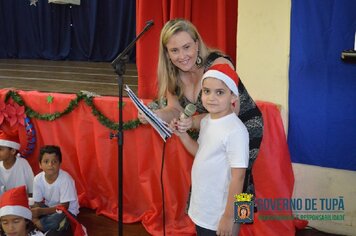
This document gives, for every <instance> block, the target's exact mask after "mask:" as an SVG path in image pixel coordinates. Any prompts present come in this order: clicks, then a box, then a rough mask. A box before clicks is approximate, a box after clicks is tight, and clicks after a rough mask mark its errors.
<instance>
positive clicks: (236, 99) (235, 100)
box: [231, 93, 238, 104]
mask: <svg viewBox="0 0 356 236" xmlns="http://www.w3.org/2000/svg"><path fill="white" fill-rule="evenodd" d="M237 101H238V97H237V96H236V94H234V93H233V94H232V96H231V104H235V103H236V102H237Z"/></svg>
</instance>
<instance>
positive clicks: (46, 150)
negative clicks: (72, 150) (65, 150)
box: [38, 145, 62, 163]
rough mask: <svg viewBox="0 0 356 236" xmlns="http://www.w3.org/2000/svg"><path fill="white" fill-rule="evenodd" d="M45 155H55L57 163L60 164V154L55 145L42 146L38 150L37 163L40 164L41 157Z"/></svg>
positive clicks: (58, 148)
mask: <svg viewBox="0 0 356 236" xmlns="http://www.w3.org/2000/svg"><path fill="white" fill-rule="evenodd" d="M45 153H47V154H56V156H57V158H58V161H59V163H62V152H61V149H60V147H58V146H55V145H46V146H43V147H42V148H41V150H40V156H39V158H38V160H39V162H40V163H41V161H42V158H43V155H44V154H45Z"/></svg>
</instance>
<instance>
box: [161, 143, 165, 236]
mask: <svg viewBox="0 0 356 236" xmlns="http://www.w3.org/2000/svg"><path fill="white" fill-rule="evenodd" d="M165 152H166V142H163V151H162V160H161V191H162V224H163V236H165V235H166V209H165V201H164V184H163V167H164V154H165Z"/></svg>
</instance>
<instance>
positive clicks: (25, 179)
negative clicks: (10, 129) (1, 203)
mask: <svg viewBox="0 0 356 236" xmlns="http://www.w3.org/2000/svg"><path fill="white" fill-rule="evenodd" d="M19 149H20V141H19V137H18V134H17V133H16V134H8V133H5V132H4V131H3V130H0V185H1V186H0V195H1V194H2V193H4V192H5V191H7V190H9V189H12V188H15V187H18V186H22V185H25V186H26V190H27V193H28V194H29V195H30V196H31V195H32V186H33V178H34V175H33V171H32V168H31V166H30V165H29V164H28V162H27V160H26V159H24V158H22V157H20V156H19V155H17V154H18V151H19Z"/></svg>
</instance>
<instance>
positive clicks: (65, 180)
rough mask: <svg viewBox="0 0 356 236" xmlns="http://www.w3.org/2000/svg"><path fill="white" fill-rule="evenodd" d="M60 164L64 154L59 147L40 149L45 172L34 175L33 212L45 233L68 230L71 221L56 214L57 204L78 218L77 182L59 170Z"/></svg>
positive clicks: (62, 214) (62, 215) (36, 221)
mask: <svg viewBox="0 0 356 236" xmlns="http://www.w3.org/2000/svg"><path fill="white" fill-rule="evenodd" d="M61 163H62V153H61V150H60V148H59V147H57V146H52V145H48V146H44V147H42V148H41V150H40V156H39V164H40V168H41V169H42V170H43V171H42V172H41V173H39V174H38V175H36V176H35V179H34V182H33V200H34V201H35V203H34V205H33V207H32V208H31V211H32V215H33V222H34V223H35V225H36V226H37V227H38V228H39V229H40V230H42V231H43V232H47V231H49V230H57V231H64V230H67V228H68V226H69V222H68V221H67V218H66V216H65V214H64V213H63V212H62V213H57V212H56V208H57V206H58V205H62V206H63V207H64V208H65V209H67V210H68V211H69V212H70V214H72V215H73V216H75V217H76V216H77V214H78V213H79V203H78V196H77V190H76V188H75V183H74V180H73V178H72V177H71V176H70V175H69V174H68V173H67V172H66V171H64V170H61V169H60V166H61Z"/></svg>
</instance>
